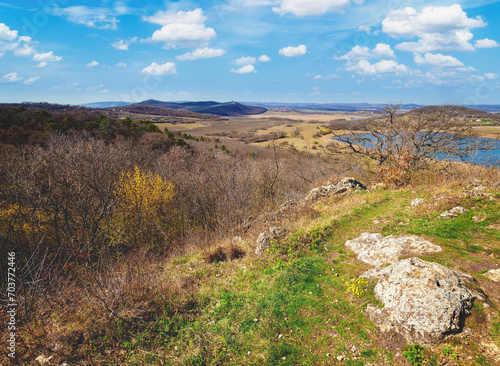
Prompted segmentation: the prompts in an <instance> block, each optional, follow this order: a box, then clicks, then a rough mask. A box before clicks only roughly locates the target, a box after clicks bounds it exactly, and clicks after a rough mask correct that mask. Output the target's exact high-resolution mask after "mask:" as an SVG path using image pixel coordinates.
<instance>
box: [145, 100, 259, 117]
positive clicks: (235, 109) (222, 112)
mask: <svg viewBox="0 0 500 366" xmlns="http://www.w3.org/2000/svg"><path fill="white" fill-rule="evenodd" d="M135 105H147V106H152V107H160V108H169V109H181V110H186V111H191V112H196V113H208V114H215V115H218V116H225V117H229V116H233V117H234V116H247V115H252V114H261V113H264V112H266V111H267V109H266V108H264V107H258V106H248V105H244V104H241V103H238V102H228V103H218V102H214V101H207V102H182V103H175V102H162V101H159V100H154V99H149V100H145V101H143V102H140V103H136V104H135Z"/></svg>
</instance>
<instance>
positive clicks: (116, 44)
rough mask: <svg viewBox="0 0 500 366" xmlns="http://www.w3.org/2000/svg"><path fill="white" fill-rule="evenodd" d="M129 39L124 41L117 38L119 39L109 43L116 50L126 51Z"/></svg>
mask: <svg viewBox="0 0 500 366" xmlns="http://www.w3.org/2000/svg"><path fill="white" fill-rule="evenodd" d="M130 43H131V42H130V41H126V40H123V39H121V40H119V41H116V42H113V43H110V45H111V46H112V47H113V48H115V49H117V50H118V51H128V47H129V46H130Z"/></svg>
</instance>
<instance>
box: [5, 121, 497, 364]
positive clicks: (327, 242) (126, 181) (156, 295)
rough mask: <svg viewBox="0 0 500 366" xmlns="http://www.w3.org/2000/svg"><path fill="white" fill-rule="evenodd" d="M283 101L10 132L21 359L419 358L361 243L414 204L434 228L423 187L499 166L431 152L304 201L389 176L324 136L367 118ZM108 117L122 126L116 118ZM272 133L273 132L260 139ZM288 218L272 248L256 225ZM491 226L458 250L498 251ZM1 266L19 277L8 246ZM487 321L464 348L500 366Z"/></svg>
mask: <svg viewBox="0 0 500 366" xmlns="http://www.w3.org/2000/svg"><path fill="white" fill-rule="evenodd" d="M23 113H24V112H23ZM274 118H275V117H273V118H268V117H267V116H263V118H261V119H250V118H238V119H231V120H230V121H214V122H213V123H212V122H211V123H210V125H205V124H204V123H205V122H204V121H203V124H199V125H198V124H196V125H191V126H189V127H192V129H190V130H189V131H188V130H181V129H180V130H178V132H179V133H180V135H181V136H179V135H178V134H177V133H172V132H167V133H158V132H156V133H154V132H147V131H132V130H131V125H130V123H131V122H130V123H129V122H127V123H129V124H128V125H127V123H125V124H124V123H117V121H108V120H106V121H107V122H109V123H108V124H103V123H102V121H101V123H100V124H98V126H97V127H96V128H97V131H98V132H96V133H89V132H82V133H76V132H75V131H69V132H68V131H64V133H61V131H56V132H57V133H55V132H54V131H52V132H51V131H50V130H49V131H47V129H45V130H43V129H42V131H43V133H42V132H41V133H40V136H39V139H38V140H39V141H41V143H39V142H38V140H37V141H35V142H33V143H26V141H30V139H29V138H25V139H23V141H24V142H25V143H24V144H17V143H13V144H7V143H6V144H2V145H1V146H0V209H1V211H0V254H1V255H0V257H1V258H6V256H7V254H6V253H7V252H12V251H15V252H16V258H17V260H18V263H17V265H18V269H19V272H18V280H19V282H18V296H19V297H20V300H21V301H20V306H19V309H18V323H17V326H18V335H19V337H18V343H17V347H18V350H17V355H18V359H17V360H16V361H13V362H11V364H33V365H37V364H47V365H56V364H57V365H60V364H61V363H63V362H67V363H68V364H70V365H98V364H106V365H107V364H109V365H123V364H134V365H158V364H174V365H222V364H234V365H243V364H254V365H258V364H269V365H274V364H276V365H277V364H283V365H297V364H309V365H312V364H331V362H332V361H331V360H336V358H333V357H334V356H335V357H336V356H338V355H350V356H348V358H347V359H346V361H345V364H346V365H368V364H370V363H371V364H373V365H405V362H406V361H405V360H404V358H402V356H401V354H400V353H399V352H400V351H401V347H399V348H398V346H401V344H399V345H398V343H397V342H401V340H400V339H399V340H397V339H396V338H397V337H396V338H394V339H395V340H396V342H395V343H394V342H393V343H392V344H391V342H389V341H388V340H385V339H384V336H383V335H381V334H379V332H378V331H377V330H376V329H375V328H374V326H373V324H372V323H371V322H370V321H369V320H368V319H367V318H366V316H365V314H364V311H363V309H364V307H366V304H367V303H368V302H375V301H376V300H375V299H374V298H373V291H372V290H373V286H372V285H373V284H369V285H367V287H366V289H364V292H366V297H359V296H357V295H354V294H350V293H348V291H347V290H346V286H345V282H346V281H348V280H350V279H351V278H353V277H355V276H357V275H358V274H359V273H360V272H361V270H363V269H364V268H365V266H364V265H362V264H360V263H359V262H358V261H356V260H355V258H354V257H353V256H352V255H350V254H348V253H346V252H345V250H344V249H343V242H344V241H345V240H346V239H347V238H348V237H350V236H351V235H356V234H358V233H359V232H360V231H361V230H370V229H372V230H376V229H380V230H382V231H383V232H386V233H387V232H391V233H392V232H401V231H403V230H406V228H407V226H404V225H403V226H402V225H399V223H400V222H402V221H403V222H407V221H405V220H407V219H408V220H414V221H411V222H415V223H414V224H412V225H413V226H412V225H409V226H408V228H409V229H408V230H414V231H415V232H416V231H418V230H421V231H424V232H425V234H426V235H429V236H431V235H434V234H432V231H431V230H430V229H429V227H430V228H432V229H433V230H434V227H432V225H428V223H427V222H425V220H426V218H427V216H426V215H427V214H428V213H427V212H423V211H422V212H417V213H415V214H414V213H411V214H407V211H405V210H404V209H405V207H406V206H407V203H408V202H407V201H408V200H409V199H410V198H414V196H416V195H417V194H418V193H423V194H426V195H428V196H433V195H434V194H436V195H437V194H441V193H442V191H443V192H448V191H449V190H458V189H461V186H463V185H464V184H463V182H469V181H471V180H472V179H480V180H482V181H484V182H489V183H493V182H496V181H498V180H500V177H499V174H498V170H495V169H486V168H480V167H471V166H467V165H456V168H455V169H453V170H452V171H451V172H450V174H448V175H446V176H445V175H443V174H441V173H439V172H437V171H436V170H432V169H431V170H429V171H427V172H418V173H417V174H415V175H414V176H413V178H412V179H411V180H409V181H408V182H406V183H407V184H408V185H407V186H406V188H405V190H395V191H392V190H387V191H374V192H371V193H369V194H363V193H362V194H357V195H353V196H347V197H342V198H338V199H333V200H328V201H321V202H319V203H318V204H317V205H315V206H311V205H305V206H303V207H301V208H299V207H297V205H295V204H296V203H298V202H300V200H301V199H302V198H303V197H304V195H305V194H306V193H307V192H308V191H309V190H310V189H311V188H312V187H315V186H317V185H319V184H320V183H323V182H326V181H327V180H328V179H331V180H336V179H339V178H341V177H343V176H346V175H349V176H355V177H357V178H359V179H360V180H362V181H363V183H365V184H370V183H374V182H376V181H378V180H379V178H380V177H379V176H378V173H377V171H376V169H374V165H373V163H371V162H368V161H362V160H353V159H352V158H351V157H347V156H333V155H332V154H331V152H329V149H328V148H327V146H326V144H324V142H322V138H325V136H329V133H330V132H331V130H332V129H334V130H339V129H348V128H351V127H353V126H352V125H351V122H350V121H346V120H345V119H339V118H338V116H333V117H332V118H331V119H329V120H328V121H326V120H325V121H322V122H321V123H311V122H296V121H291V120H281V119H274ZM56 122H57V121H56ZM108 125H110V126H115V130H110V131H111V132H109V131H108V132H109V133H108V134H105V133H104V132H103V129H104V128H106V127H109V126H108ZM146 125H147V124H146ZM167 126H168V128H169V129H171V130H172V131H175V130H174V129H172V128H171V127H172V126H171V125H167ZM177 127H178V128H182V127H184V126H183V125H177ZM118 130H123V131H124V132H123V133H118V132H117V131H118ZM228 130H229V132H227V131H228ZM252 131H253V132H252ZM279 131H283V135H282V136H280V135H279ZM182 133H184V134H185V135H182ZM187 133H189V134H190V135H187ZM191 134H192V136H191ZM9 136H10V135H9ZM183 136H184V139H185V141H184V140H182V139H181V138H182V137H183ZM202 136H203V138H202ZM262 136H264V138H265V139H267V141H265V142H260V143H259V142H256V140H258V139H259V138H260V139H261V138H263V137H262ZM239 140H244V141H246V142H247V143H245V142H242V141H239ZM16 141H17V140H16ZM186 141H187V142H188V143H189V146H188V145H187V144H186ZM248 142H251V143H248ZM285 142H286V143H285ZM315 142H317V144H316V143H315ZM320 145H324V146H323V147H322V148H321V152H322V153H321V154H319V153H317V151H318V150H319V146H320ZM290 146H295V148H291V149H290V148H283V147H290ZM314 146H318V148H317V149H314ZM429 187H438V188H439V192H434V191H433V190H432V188H429ZM415 191H417V192H418V193H415ZM496 195H497V196H498V193H496ZM449 196H450V197H452V196H453V195H449ZM497 196H495V197H496V198H497V199H498V197H497ZM453 197H455V196H453ZM453 197H452V198H450V200H452V199H453V200H455V201H453V202H454V203H456V202H461V201H460V200H461V199H462V198H458V195H457V197H455V198H453ZM439 202H441V201H439ZM446 202H447V201H446ZM446 202H445V203H446ZM450 202H451V201H450ZM450 202H448V203H449V204H451V203H450ZM445 203H442V202H441V203H440V204H441V205H445ZM467 203H470V202H469V201H467ZM474 204H475V205H476V207H477V210H478V211H480V210H482V211H481V214H483V215H485V217H486V218H487V221H485V223H488V224H491V225H498V224H500V222H499V221H498V220H500V217H499V216H498V214H497V213H488V210H491V208H492V207H497V208H498V205H496V206H495V204H496V201H495V202H493V201H492V203H489V202H486V200H482V201H476V202H475V203H474ZM490 205H493V206H490ZM442 208H444V206H443V207H441V206H439V207H433V208H432V210H431V209H430V210H431V211H432V215H434V211H436V212H437V210H438V209H442ZM483 211H484V212H483ZM400 212H401V214H400ZM381 215H383V216H384V217H383V218H384V219H386V221H384V222H386V223H387V224H386V225H385V226H384V227H383V228H377V227H376V225H374V224H373V219H374V218H379V216H381ZM403 216H404V217H403ZM419 220H420V221H419ZM470 220H472V218H470ZM470 220H469V221H470ZM485 220H486V219H485ZM488 220H489V221H488ZM408 222H410V221H408ZM467 223H468V221H467ZM424 224H427V226H426V225H424ZM272 225H276V226H280V227H281V228H283V229H284V232H285V238H284V239H282V240H280V241H279V242H276V243H274V244H273V247H272V248H271V250H270V252H269V253H268V254H269V255H266V257H265V258H261V259H257V258H255V257H254V255H253V252H254V250H255V248H254V242H255V238H256V237H257V235H258V234H259V232H261V231H262V230H263V229H266V228H267V227H269V226H272ZM419 225H420V226H419ZM485 227H486V226H485ZM467 228H469V227H468V226H467ZM440 229H441V227H436V229H435V230H436V231H439V230H440ZM425 230H427V231H425ZM455 230H457V229H456V228H455ZM464 230H465V229H464ZM467 230H469V229H467ZM481 230H482V229H481ZM484 230H486V229H484ZM464 232H465V231H464ZM467 233H468V232H467ZM476 234H477V235H476ZM474 235H476V236H474V240H475V239H476V238H477V239H478V240H479V241H480V242H481V243H483V244H484V247H485V248H486V247H487V248H488V250H489V251H487V250H486V249H484V248H483V249H484V250H480V249H478V248H476V247H471V246H470V245H472V244H470V243H467V245H469V244H470V245H469V246H468V247H466V249H464V250H465V252H466V254H467V255H468V256H467V255H463V256H462V254H460V255H459V254H456V259H457V263H460V265H462V266H471V265H472V263H473V262H474V260H480V259H484V258H483V257H482V256H483V255H484V256H487V255H493V260H498V259H499V257H498V256H499V255H500V248H499V247H498V239H499V237H498V234H497V233H496V232H494V231H491V230H490V231H480V232H479V231H478V232H477V233H475V232H474ZM439 238H440V239H439V240H442V241H443V243H444V244H443V245H445V246H446V245H448V246H447V247H446V248H447V251H446V254H447V255H451V254H452V253H454V252H453V248H454V245H455V242H450V241H446V238H445V239H443V238H441V237H439ZM453 240H455V239H453ZM471 241H472V239H471ZM450 243H451V244H450ZM495 243H496V244H495ZM467 248H469V249H470V248H472V249H470V251H468V249H467ZM475 251H476V252H475ZM460 253H462V252H460ZM471 255H472V256H473V257H471ZM471 258H472V259H471ZM436 260H439V261H446V258H436ZM459 260H460V261H461V262H459ZM485 263H486V262H485ZM488 263H489V262H488ZM0 266H1V267H0V268H1V269H2V271H1V273H2V277H1V283H0V285H2V288H4V286H5V282H6V276H5V273H6V270H5V266H6V262H5V261H2V263H1V264H0ZM332 268H333V269H334V270H332ZM484 268H486V267H484ZM484 268H481V271H482V270H484ZM478 271H479V270H478ZM479 278H480V279H481V280H483V281H484V282H485V283H487V284H489V282H488V281H486V280H484V278H481V277H479ZM490 285H491V284H490ZM370 286H371V287H370ZM334 299H335V300H334ZM495 301H500V299H498V300H495ZM2 302H3V304H5V298H2ZM489 304H490V305H491V306H492V307H493V310H494V309H496V306H500V302H498V303H495V302H494V301H492V302H490V303H489ZM480 310H481V309H477V311H475V312H474V313H473V315H474V317H475V318H474V319H480V318H481V316H482V315H481V314H483V313H481V311H480ZM493 310H491V311H489V310H488V312H487V313H488V314H493V315H494V314H497V313H494V311H493ZM495 311H496V310H495ZM493 315H491V316H493ZM2 316H5V314H4V313H3V315H2ZM497 316H498V314H497ZM2 321H3V319H2ZM476 323H477V324H476ZM472 324H473V325H474V326H477V327H478V329H479V330H480V331H481V332H483V333H484V337H485V339H487V340H488V342H489V341H491V342H497V341H498V340H499V339H500V338H498V337H500V328H498V324H500V320H495V319H494V318H491V319H490V320H489V322H485V323H484V324H481V322H480V320H474V322H472ZM495 324H496V325H495ZM495 327H497V328H495ZM490 333H491V334H492V335H490ZM478 334H479V333H478ZM2 337H3V338H1V339H0V341H1V342H2V343H3V344H4V343H5V339H4V338H5V334H2ZM476 338H477V337H476ZM476 338H474V339H473V341H470V342H469V345H466V344H465V341H464V343H460V344H459V345H458V344H455V343H452V341H450V342H451V343H450V344H451V345H452V347H453V348H452V349H453V350H455V351H457V352H458V353H459V354H460V357H461V360H462V359H466V357H468V356H470V357H473V358H472V361H470V362H469V361H467V362H465V363H461V364H463V365H474V363H473V362H476V361H477V360H479V361H477V362H482V363H477V364H481V365H490V366H493V365H494V363H491V362H494V361H492V360H494V359H495V358H494V357H495V355H494V354H493V356H491V355H489V354H488V355H486V356H485V358H484V360H483V359H481V358H480V355H481V352H482V351H483V349H484V347H486V346H483V345H481V343H480V342H479V341H478V340H477V339H476ZM391 339H392V338H391ZM474 342H476V343H474ZM470 344H472V346H471V345H470ZM311 345H314V347H312V346H311ZM403 345H404V344H403ZM353 346H354V349H356V350H357V351H356V352H357V353H356V352H355V353H352V352H351V351H350V350H351V349H352V347H353ZM439 347H441V346H439ZM474 347H476V348H475V349H474ZM441 348H442V347H441ZM5 352H6V351H5V349H1V350H0V355H1V357H3V359H4V360H7V361H5V362H6V364H7V362H8V360H9V358H7V357H6V353H5ZM432 352H434V353H436V352H437V354H439V352H441V351H440V349H439V348H438V349H437V351H432ZM432 352H431V353H432ZM351 353H352V354H351ZM353 355H354V357H356V359H354V358H352V357H351V356H353ZM346 357H347V356H346ZM430 359H431V358H430ZM335 362H336V361H335ZM448 362H449V364H450V365H454V363H453V362H454V361H453V360H452V359H450V360H448Z"/></svg>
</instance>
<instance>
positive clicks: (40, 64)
mask: <svg viewBox="0 0 500 366" xmlns="http://www.w3.org/2000/svg"><path fill="white" fill-rule="evenodd" d="M45 66H47V62H45V61H44V62H40V63H39V64H37V65H36V68H37V69H43V68H44V67H45Z"/></svg>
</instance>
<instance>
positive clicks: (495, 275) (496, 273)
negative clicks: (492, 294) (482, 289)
mask: <svg viewBox="0 0 500 366" xmlns="http://www.w3.org/2000/svg"><path fill="white" fill-rule="evenodd" d="M484 275H485V276H486V277H488V278H489V279H490V280H492V281H494V282H500V268H499V269H491V270H489V271H488V272H486V273H485V274H484Z"/></svg>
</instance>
